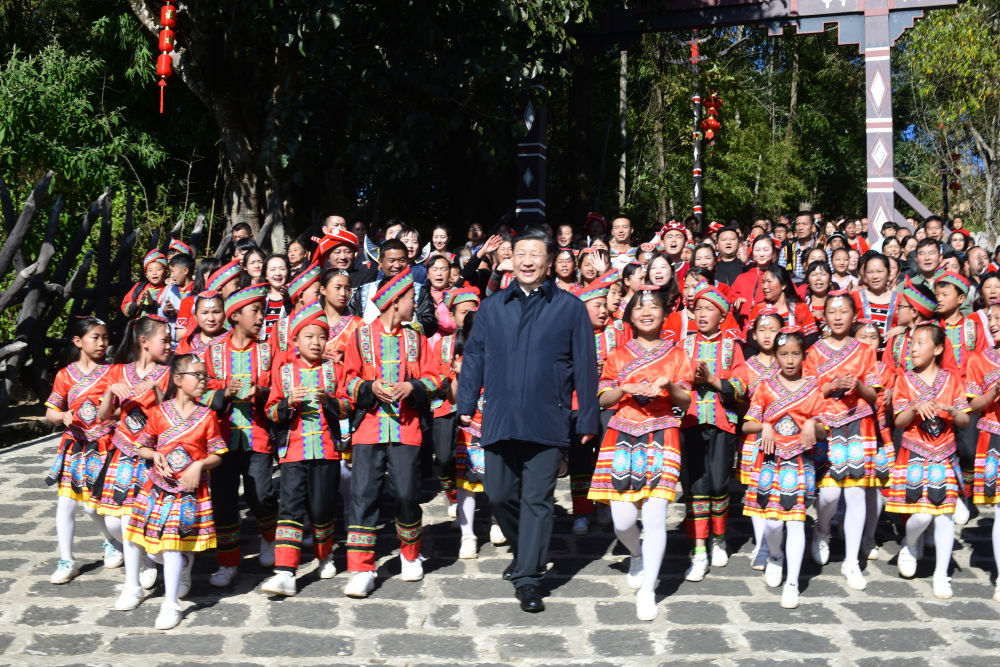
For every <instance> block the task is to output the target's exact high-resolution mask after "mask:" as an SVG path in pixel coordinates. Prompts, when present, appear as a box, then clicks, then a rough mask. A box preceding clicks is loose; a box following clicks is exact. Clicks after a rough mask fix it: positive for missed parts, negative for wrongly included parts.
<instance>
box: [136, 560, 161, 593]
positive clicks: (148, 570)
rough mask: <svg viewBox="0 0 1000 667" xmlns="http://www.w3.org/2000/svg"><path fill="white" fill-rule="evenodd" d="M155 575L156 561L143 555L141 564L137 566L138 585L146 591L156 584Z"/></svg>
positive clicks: (156, 571)
mask: <svg viewBox="0 0 1000 667" xmlns="http://www.w3.org/2000/svg"><path fill="white" fill-rule="evenodd" d="M157 575H159V571H158V570H157V569H156V563H154V562H153V561H152V559H150V558H149V556H144V557H143V559H142V565H140V566H139V585H140V586H142V587H143V588H145V589H146V590H147V591H148V590H149V589H150V588H152V587H153V586H155V585H156V577H157Z"/></svg>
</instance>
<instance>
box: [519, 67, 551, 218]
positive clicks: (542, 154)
mask: <svg viewBox="0 0 1000 667" xmlns="http://www.w3.org/2000/svg"><path fill="white" fill-rule="evenodd" d="M535 89H536V90H537V91H540V92H541V91H544V88H543V87H542V86H541V85H538V86H535ZM521 100H522V104H521V108H522V109H523V110H524V111H523V116H522V118H523V120H524V136H523V137H522V138H521V140H520V141H519V142H518V144H517V187H516V193H517V204H516V206H515V208H514V215H515V219H514V227H515V229H517V230H518V231H521V230H524V229H525V228H527V227H533V226H535V225H540V224H542V223H543V222H545V160H546V150H547V146H546V141H547V140H548V139H547V136H546V115H547V114H546V108H545V105H544V104H537V105H536V102H538V100H534V99H532V95H531V94H530V93H525V94H524V95H523V96H522V98H521Z"/></svg>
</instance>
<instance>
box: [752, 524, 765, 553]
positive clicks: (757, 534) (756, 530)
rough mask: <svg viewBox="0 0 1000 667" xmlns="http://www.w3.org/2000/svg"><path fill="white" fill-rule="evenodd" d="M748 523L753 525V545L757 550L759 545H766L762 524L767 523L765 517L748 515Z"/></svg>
mask: <svg viewBox="0 0 1000 667" xmlns="http://www.w3.org/2000/svg"><path fill="white" fill-rule="evenodd" d="M750 524H751V525H752V526H753V543H754V546H756V547H757V549H758V550H759V549H760V548H761V547H764V546H766V545H765V543H764V526H766V525H767V519H765V518H764V517H762V516H752V517H750Z"/></svg>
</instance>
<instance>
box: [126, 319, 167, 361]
mask: <svg viewBox="0 0 1000 667" xmlns="http://www.w3.org/2000/svg"><path fill="white" fill-rule="evenodd" d="M165 326H167V324H166V322H164V321H163V320H162V319H160V318H158V317H150V316H149V315H144V316H143V317H139V318H136V319H132V320H129V322H128V325H127V326H126V327H125V336H124V338H122V342H121V345H119V346H118V349H117V350H115V358H114V363H116V364H131V363H133V362H135V361H138V360H139V354H140V353H141V352H142V346H141V345H140V344H139V341H140V340H141V339H143V338H149V337H150V336H152V335H153V334H154V333H155V332H156V330H157V328H158V327H165Z"/></svg>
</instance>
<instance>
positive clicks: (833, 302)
mask: <svg viewBox="0 0 1000 667" xmlns="http://www.w3.org/2000/svg"><path fill="white" fill-rule="evenodd" d="M823 313H824V315H825V317H826V326H827V328H828V329H829V331H830V334H829V336H827V337H826V338H821V339H820V340H818V341H816V343H815V345H813V346H812V348H810V350H809V352H808V354H807V355H806V361H805V364H804V366H803V373H805V375H807V376H815V377H816V378H817V379H818V380H819V382H820V388H821V390H822V391H823V395H824V396H826V397H827V398H829V399H830V400H829V402H828V404H827V408H828V414H827V415H826V417H825V421H826V425H827V427H828V428H829V429H830V438H829V442H828V446H827V451H828V459H827V461H826V462H825V464H823V463H822V461H821V466H820V470H819V471H818V473H819V475H818V476H819V486H820V491H819V499H818V501H817V503H816V514H817V517H818V518H817V520H816V530H815V533H814V535H813V543H812V556H813V559H814V560H815V561H816V562H817V564H819V565H825V564H826V563H827V562H828V561H829V559H830V546H829V544H830V522H831V520H832V519H833V515H834V513H835V512H836V511H837V505H838V503H839V501H840V498H841V496H843V498H844V503H845V505H846V511H845V513H844V540H845V547H844V548H845V555H844V563H843V565H842V566H841V568H840V571H841V573H842V574H843V575H844V576H845V577H846V578H847V585H848V586H850V587H851V588H853V589H855V590H864V589H865V587H866V586H867V582H866V581H865V578H864V575H863V574H862V573H861V566H860V565H859V563H858V554H859V553H860V549H861V537H862V535H863V533H864V528H865V517H866V512H867V509H866V499H867V496H866V492H865V489H866V488H868V487H874V486H877V485H878V483H877V481H876V478H875V458H876V454H877V452H878V434H877V429H878V427H877V425H876V422H875V412H874V410H873V408H872V406H873V405H874V404H875V401H876V399H877V398H878V389H879V388H880V387H881V379H880V378H879V374H878V362H877V358H876V353H875V350H874V349H872V348H871V347H870V346H868V345H865V344H863V343H861V342H859V341H858V340H856V339H855V338H854V337H853V335H852V333H851V327H852V326H853V323H854V320H855V318H856V317H857V311H856V310H855V308H854V301H853V300H852V299H851V298H850V296H849V295H848V294H847V293H846V292H831V293H830V294H829V296H827V299H826V303H825V305H824V307H823ZM820 454H821V455H822V451H821V452H820Z"/></svg>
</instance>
